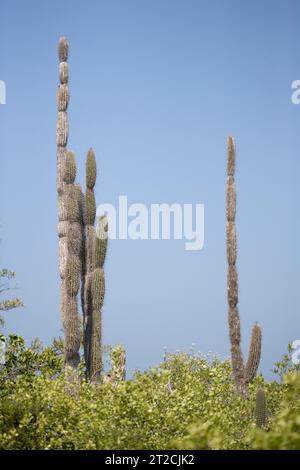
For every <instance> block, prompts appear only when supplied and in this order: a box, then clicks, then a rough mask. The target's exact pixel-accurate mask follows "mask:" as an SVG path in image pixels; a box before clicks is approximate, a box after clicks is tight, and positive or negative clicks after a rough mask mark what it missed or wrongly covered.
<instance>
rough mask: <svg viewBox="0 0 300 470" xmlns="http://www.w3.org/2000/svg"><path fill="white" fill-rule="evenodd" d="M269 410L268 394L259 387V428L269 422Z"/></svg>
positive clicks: (257, 402)
mask: <svg viewBox="0 0 300 470" xmlns="http://www.w3.org/2000/svg"><path fill="white" fill-rule="evenodd" d="M267 419H268V411H267V402H266V394H265V391H264V389H263V388H261V387H258V389H257V391H256V406H255V421H256V426H258V427H259V428H261V427H263V426H265V425H266V424H267Z"/></svg>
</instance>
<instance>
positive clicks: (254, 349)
mask: <svg viewBox="0 0 300 470" xmlns="http://www.w3.org/2000/svg"><path fill="white" fill-rule="evenodd" d="M260 355H261V328H260V325H259V324H258V323H255V325H254V326H253V328H252V334H251V342H250V348H249V354H248V361H247V364H246V369H245V380H246V383H250V382H251V381H252V380H253V379H254V377H255V376H256V373H257V369H258V366H259V361H260Z"/></svg>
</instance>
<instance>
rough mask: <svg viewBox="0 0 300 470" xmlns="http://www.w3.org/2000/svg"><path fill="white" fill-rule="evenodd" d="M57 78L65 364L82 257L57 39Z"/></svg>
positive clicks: (64, 72) (64, 47)
mask: <svg viewBox="0 0 300 470" xmlns="http://www.w3.org/2000/svg"><path fill="white" fill-rule="evenodd" d="M58 56H59V79H60V85H59V88H58V92H57V107H58V122H57V192H58V219H59V222H58V236H59V271H60V277H61V313H62V321H63V326H64V331H65V363H66V365H67V366H72V367H76V366H77V364H78V362H79V348H80V336H81V335H80V320H79V315H78V305H77V293H78V290H79V286H80V273H81V264H82V261H81V257H82V238H83V237H82V224H83V221H82V209H83V208H82V191H81V188H80V186H79V185H77V184H75V178H76V161H75V155H74V154H73V153H72V152H71V151H69V150H67V142H68V116H67V107H68V102H69V89H68V64H67V59H68V43H67V40H66V39H65V38H61V39H60V41H59V46H58Z"/></svg>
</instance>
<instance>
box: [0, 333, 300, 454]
mask: <svg viewBox="0 0 300 470" xmlns="http://www.w3.org/2000/svg"><path fill="white" fill-rule="evenodd" d="M61 348H62V344H61V342H55V343H54V344H53V345H52V346H51V347H48V348H42V347H41V346H40V345H37V344H35V345H34V347H32V348H26V347H25V344H24V341H23V340H22V338H19V337H16V336H11V337H10V341H9V345H8V348H7V354H6V364H5V366H2V369H1V370H0V449H171V448H174V449H251V448H260V447H261V448H289V447H288V446H291V448H297V446H298V448H300V442H299V437H298V436H299V435H300V433H299V426H300V424H299V423H300V408H299V393H300V381H299V380H300V379H299V376H297V375H295V374H292V375H291V374H290V375H289V376H288V378H287V379H286V382H285V383H277V382H273V383H266V382H265V381H264V379H263V378H262V377H261V376H259V377H257V378H256V379H255V381H254V383H253V384H251V387H250V397H249V400H244V399H242V398H240V397H239V396H237V395H236V393H235V390H234V383H233V380H232V377H231V366H230V362H229V361H220V360H218V359H216V358H206V357H203V356H200V355H197V354H187V353H180V354H176V355H167V356H166V358H165V360H164V361H163V362H162V363H161V364H160V365H159V367H157V368H153V369H150V370H148V371H146V372H143V373H141V372H137V373H136V374H135V375H134V377H133V378H132V379H131V380H127V381H121V382H119V383H118V385H116V384H113V383H104V384H102V385H92V384H90V383H87V382H86V381H85V380H84V378H83V373H82V374H81V381H80V383H76V384H73V385H72V386H70V384H69V383H67V382H66V380H65V378H64V374H63V359H62V351H61ZM258 384H261V385H263V386H264V389H265V391H266V395H267V400H268V410H269V422H268V427H267V429H264V430H257V429H255V418H254V408H255V393H256V388H257V385H258ZM291 403H292V405H291ZM287 423H288V424H287ZM283 429H285V432H286V433H288V434H285V436H286V437H284V438H282V435H283ZM287 436H288V437H287Z"/></svg>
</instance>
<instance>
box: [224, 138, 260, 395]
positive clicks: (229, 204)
mask: <svg viewBox="0 0 300 470" xmlns="http://www.w3.org/2000/svg"><path fill="white" fill-rule="evenodd" d="M227 151H228V156H227V193H226V213H227V262H228V274H227V297H228V322H229V336H230V342H231V360H232V369H233V375H234V380H235V384H236V389H237V391H238V392H239V393H240V394H242V395H244V396H247V394H248V384H249V383H250V382H251V381H252V380H253V378H254V377H255V375H256V372H257V369H258V366H259V361H260V354H261V327H260V325H259V324H258V323H256V324H255V325H254V326H253V328H252V336H251V342H250V348H249V355H248V361H247V363H246V364H245V363H244V359H243V354H242V349H241V326H240V316H239V311H238V274H237V269H236V259H237V238H236V226H235V216H236V190H235V180H234V174H235V158H236V152H235V142H234V139H233V138H232V137H229V138H228V148H227Z"/></svg>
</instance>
